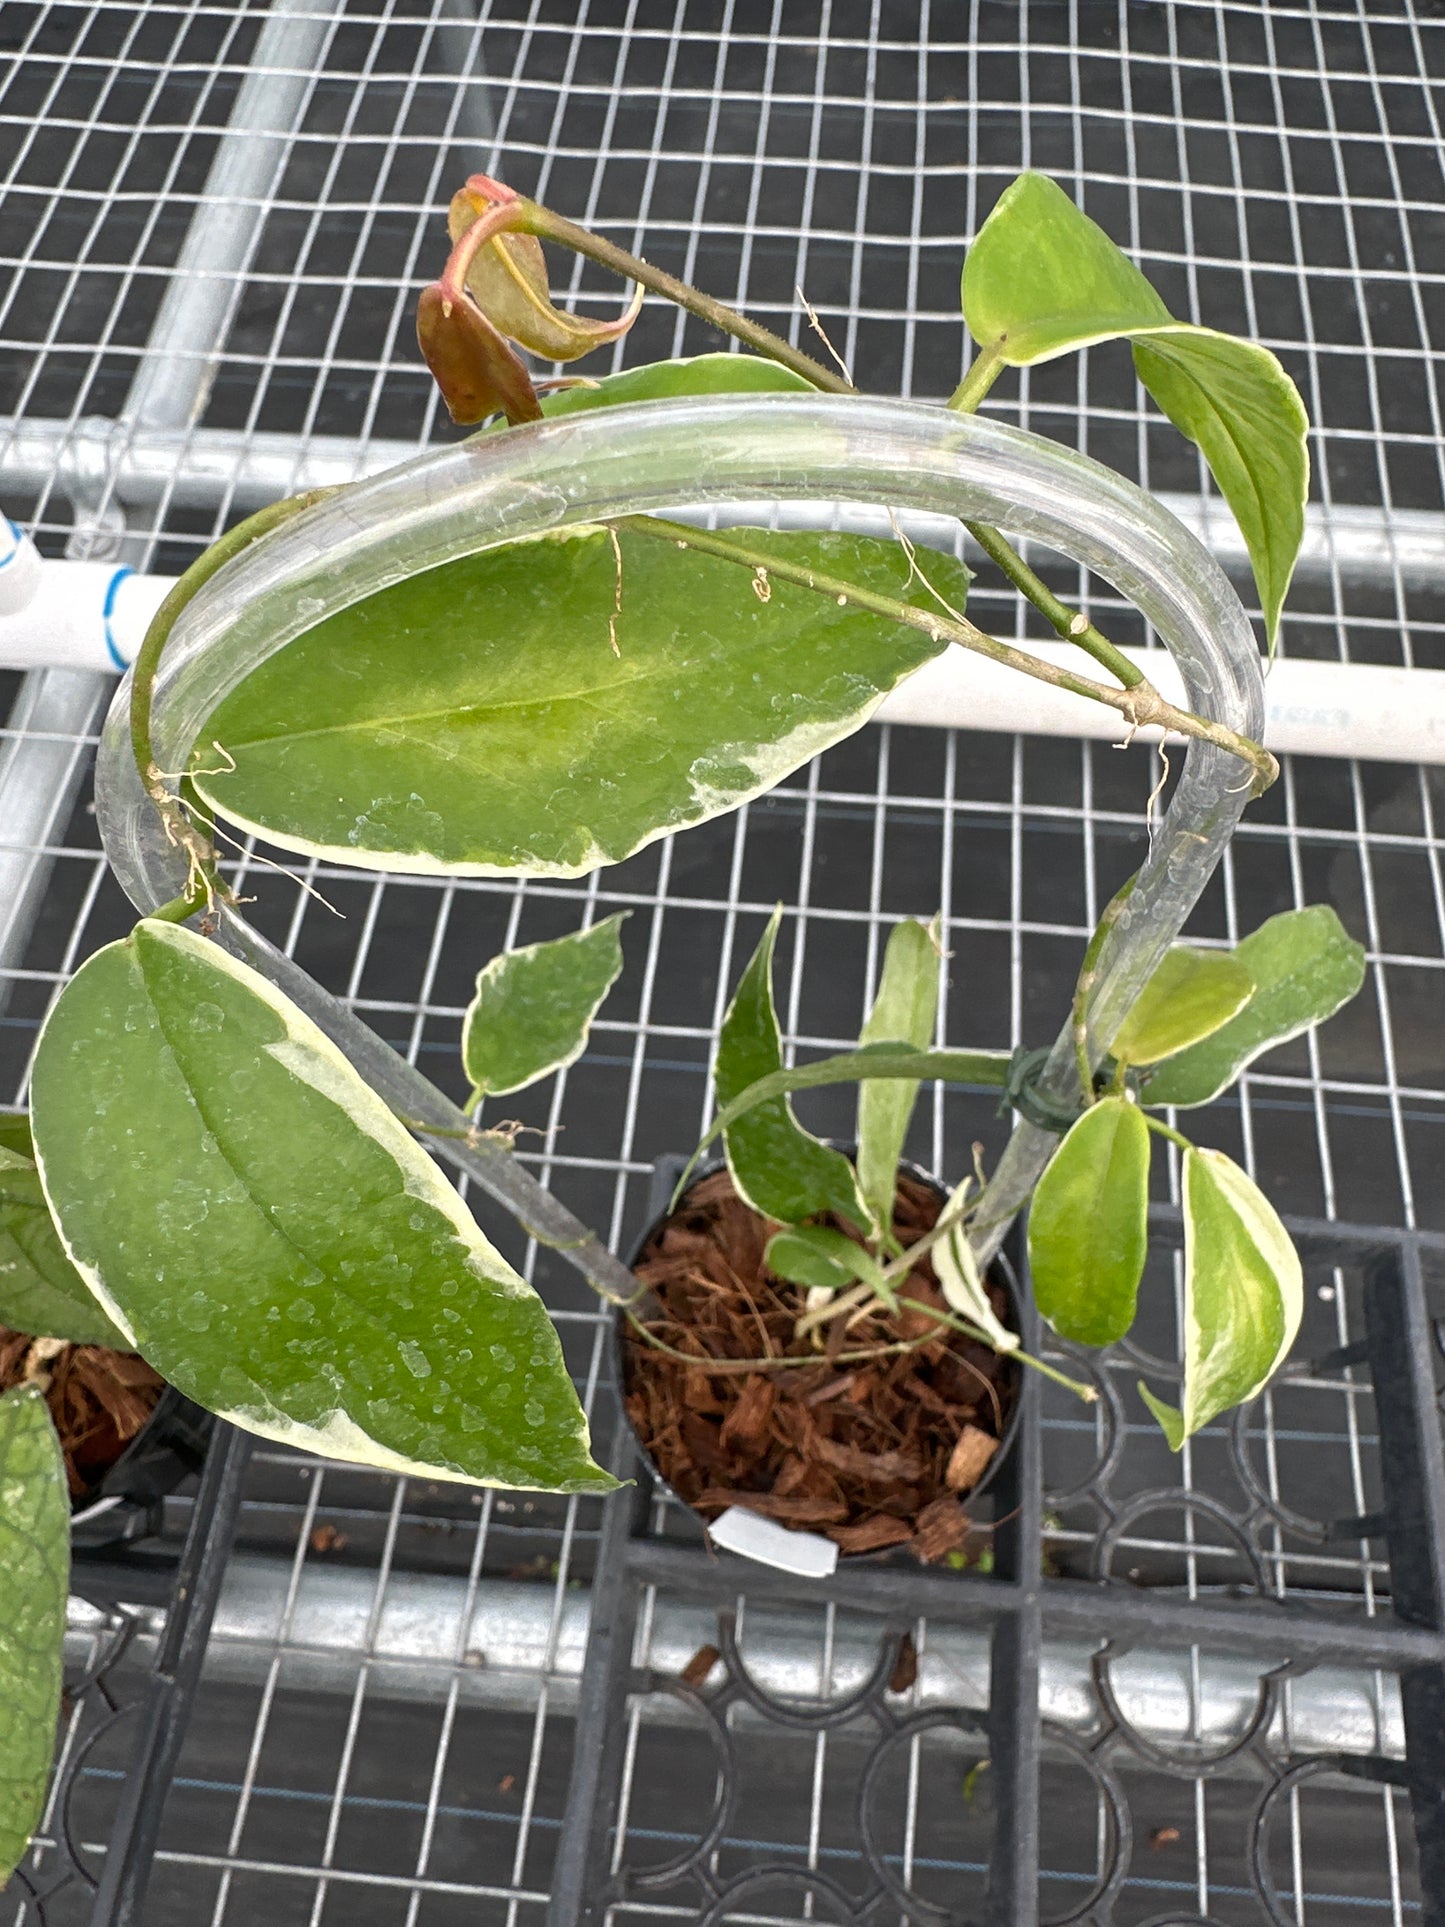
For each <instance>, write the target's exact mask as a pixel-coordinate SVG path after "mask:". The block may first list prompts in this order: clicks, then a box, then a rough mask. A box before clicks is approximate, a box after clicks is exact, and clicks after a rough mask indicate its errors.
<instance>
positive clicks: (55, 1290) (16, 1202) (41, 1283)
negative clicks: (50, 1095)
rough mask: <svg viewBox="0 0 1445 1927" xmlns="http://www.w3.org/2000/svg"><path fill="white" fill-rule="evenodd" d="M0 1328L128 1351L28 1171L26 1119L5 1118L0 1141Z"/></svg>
mask: <svg viewBox="0 0 1445 1927" xmlns="http://www.w3.org/2000/svg"><path fill="white" fill-rule="evenodd" d="M0 1325H8V1326H9V1327H10V1329H11V1331H18V1332H28V1333H31V1334H32V1335H34V1336H35V1337H39V1338H68V1339H69V1340H70V1342H71V1343H72V1344H74V1345H112V1346H114V1347H115V1348H116V1349H117V1350H119V1351H125V1350H128V1349H129V1340H128V1339H127V1337H126V1335H125V1333H124V1332H123V1331H121V1330H120V1328H119V1327H118V1326H117V1325H116V1324H115V1323H114V1322H113V1320H111V1319H110V1318H107V1316H106V1315H105V1312H104V1311H103V1310H102V1308H101V1306H100V1304H99V1303H98V1302H97V1300H96V1298H95V1296H94V1294H93V1293H92V1292H91V1290H90V1287H89V1286H88V1285H87V1284H86V1282H85V1280H84V1278H82V1277H81V1275H80V1273H79V1272H78V1271H77V1270H76V1269H75V1266H74V1265H73V1264H72V1263H71V1262H70V1260H69V1258H67V1257H66V1255H65V1247H64V1246H63V1245H62V1244H61V1242H60V1237H59V1234H58V1232H57V1231H56V1229H55V1223H54V1220H53V1219H52V1218H51V1216H50V1206H49V1205H48V1204H47V1203H46V1202H45V1193H44V1191H43V1190H42V1189H41V1185H40V1173H39V1172H38V1171H37V1170H36V1168H35V1160H34V1145H33V1143H32V1142H31V1137H30V1120H29V1119H28V1118H27V1117H25V1116H24V1115H23V1114H19V1115H15V1116H13V1117H11V1118H8V1119H7V1120H6V1124H5V1130H4V1135H3V1141H0Z"/></svg>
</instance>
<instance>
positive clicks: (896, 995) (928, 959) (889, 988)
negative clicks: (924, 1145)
mask: <svg viewBox="0 0 1445 1927" xmlns="http://www.w3.org/2000/svg"><path fill="white" fill-rule="evenodd" d="M938 966H939V954H938V944H937V936H936V928H935V931H934V932H930V931H929V930H927V929H925V928H924V926H923V925H922V924H921V923H917V922H915V921H913V920H912V919H910V920H909V921H908V922H906V923H900V924H898V925H897V926H896V927H895V929H894V930H893V933H892V935H891V936H890V937H889V939H888V948H887V950H886V951H885V952H884V955H883V971H882V975H881V977H880V979H879V984H878V995H877V997H876V998H875V999H874V1002H873V1008H872V1010H871V1011H870V1012H869V1013H868V1018H867V1021H866V1022H865V1023H864V1025H863V1029H862V1032H861V1034H860V1036H859V1039H858V1041H859V1043H860V1044H883V1043H895V1044H912V1045H913V1047H914V1048H915V1049H916V1050H926V1049H927V1047H928V1046H929V1044H931V1043H932V1041H933V1026H934V1022H935V1020H936V1018H937V1016H938ZM917 1099H918V1084H917V1081H916V1080H914V1081H911V1082H910V1081H909V1080H907V1079H904V1078H890V1079H888V1080H886V1081H885V1080H883V1079H881V1078H870V1079H868V1080H867V1081H866V1082H864V1083H860V1084H859V1086H858V1184H859V1187H860V1189H861V1190H862V1193H863V1196H864V1197H865V1198H866V1199H867V1201H868V1208H869V1210H870V1211H871V1212H872V1213H873V1217H874V1221H875V1222H876V1223H877V1224H878V1225H879V1226H880V1227H881V1229H882V1230H883V1231H884V1232H885V1233H887V1232H889V1231H891V1229H892V1225H893V1202H894V1196H895V1193H896V1191H897V1189H898V1160H899V1158H900V1157H901V1156H902V1155H903V1144H904V1140H905V1139H906V1137H907V1136H908V1125H909V1120H910V1119H911V1118H912V1116H913V1106H914V1104H915V1103H916V1102H917Z"/></svg>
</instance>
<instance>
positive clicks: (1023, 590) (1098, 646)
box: [963, 522, 1147, 689]
mask: <svg viewBox="0 0 1445 1927" xmlns="http://www.w3.org/2000/svg"><path fill="white" fill-rule="evenodd" d="M963 526H964V527H965V528H966V529H967V530H968V532H969V534H970V535H971V536H972V537H973V539H974V541H975V542H977V544H978V546H979V547H980V548H981V549H982V550H983V552H984V554H985V555H986V556H987V557H988V559H989V561H990V562H995V563H997V564H998V566H999V568H1001V569H1002V570H1003V572H1004V574H1005V575H1006V576H1007V577H1008V579H1009V581H1010V582H1012V584H1013V585H1014V587H1015V588H1016V589H1017V590H1018V591H1019V593H1020V594H1021V595H1024V596H1026V597H1027V598H1028V600H1029V601H1030V602H1031V603H1032V604H1033V605H1034V607H1035V608H1036V609H1037V610H1039V612H1040V613H1041V614H1042V615H1045V616H1047V617H1048V619H1049V621H1050V622H1051V623H1052V624H1053V625H1054V628H1055V630H1056V631H1057V633H1058V634H1059V635H1060V636H1062V637H1063V639H1064V641H1065V642H1073V643H1077V644H1078V646H1079V648H1080V649H1082V650H1084V652H1085V653H1086V654H1087V655H1090V656H1092V657H1093V658H1094V661H1095V662H1096V663H1098V665H1099V667H1100V668H1101V669H1107V670H1108V671H1109V673H1110V675H1111V676H1117V677H1118V678H1119V681H1120V682H1121V683H1122V684H1123V685H1124V687H1125V688H1126V689H1137V688H1138V687H1139V685H1140V683H1142V682H1145V681H1146V680H1147V678H1146V677H1145V674H1144V671H1143V670H1142V669H1141V668H1140V667H1139V665H1138V664H1137V663H1135V662H1130V660H1129V658H1128V657H1127V656H1126V655H1125V654H1124V652H1123V650H1121V649H1119V648H1116V647H1115V645H1114V644H1113V643H1112V642H1110V640H1109V638H1108V637H1107V636H1106V635H1104V634H1103V633H1102V631H1100V630H1098V629H1096V628H1095V627H1094V625H1093V623H1092V622H1090V621H1089V619H1088V617H1087V616H1084V615H1080V614H1078V613H1077V612H1076V611H1075V610H1073V609H1071V608H1070V607H1069V606H1068V604H1067V603H1066V602H1061V601H1060V600H1059V598H1058V597H1057V596H1056V595H1055V594H1054V592H1053V590H1052V589H1051V588H1050V587H1049V586H1048V584H1047V583H1046V582H1044V581H1042V580H1041V579H1040V578H1039V577H1038V576H1036V575H1035V574H1034V572H1033V570H1032V569H1031V568H1030V567H1029V565H1028V563H1027V562H1025V561H1024V559H1023V557H1022V556H1021V555H1020V554H1019V552H1018V550H1017V549H1016V548H1014V546H1013V544H1012V543H1011V542H1009V541H1008V539H1007V538H1006V537H1005V536H1002V535H1000V534H999V532H998V530H997V529H991V528H990V527H989V526H988V524H987V523H986V522H965V523H964V525H963Z"/></svg>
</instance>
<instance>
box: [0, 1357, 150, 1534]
mask: <svg viewBox="0 0 1445 1927" xmlns="http://www.w3.org/2000/svg"><path fill="white" fill-rule="evenodd" d="M35 1343H36V1341H35V1340H34V1339H33V1338H30V1337H27V1336H26V1335H25V1334H24V1333H22V1332H13V1331H11V1330H9V1329H8V1327H6V1326H4V1325H0V1392H8V1391H10V1390H11V1389H12V1387H14V1386H16V1385H21V1384H23V1383H24V1382H25V1381H26V1379H27V1378H33V1379H37V1380H38V1381H39V1382H40V1383H41V1384H42V1385H44V1387H45V1402H46V1404H47V1405H48V1406H49V1407H50V1416H51V1418H52V1419H53V1420H54V1422H55V1429H56V1432H57V1433H58V1434H59V1437H60V1449H61V1451H62V1452H63V1454H64V1456H65V1476H66V1479H67V1481H68V1482H69V1485H70V1496H71V1498H72V1499H83V1498H84V1497H85V1496H86V1494H87V1493H88V1492H90V1491H91V1490H92V1489H93V1487H95V1486H96V1485H98V1484H99V1483H100V1481H101V1480H102V1479H103V1478H104V1477H105V1475H106V1473H107V1472H108V1471H109V1470H110V1468H111V1467H112V1465H114V1464H115V1462H116V1460H117V1459H118V1458H119V1457H120V1455H121V1453H122V1452H123V1451H124V1450H125V1448H126V1447H127V1446H128V1445H129V1444H130V1442H131V1440H132V1439H133V1438H134V1437H135V1436H136V1434H137V1433H138V1432H139V1431H140V1429H141V1427H142V1426H143V1425H144V1424H145V1422H146V1420H147V1419H148V1418H149V1417H150V1415H151V1413H152V1412H153V1411H154V1410H155V1408H156V1406H157V1405H158V1404H159V1402H160V1397H161V1393H162V1392H163V1391H164V1390H165V1388H166V1382H165V1380H164V1379H163V1378H162V1377H161V1375H160V1373H159V1372H155V1371H152V1370H151V1368H150V1366H149V1365H147V1364H146V1362H145V1360H144V1359H143V1358H137V1357H136V1356H135V1355H134V1354H133V1353H131V1352H113V1351H110V1350H109V1349H108V1348H107V1347H106V1346H104V1345H64V1346H62V1347H61V1349H60V1351H59V1352H57V1353H56V1354H55V1356H54V1357H53V1358H47V1359H44V1360H43V1361H42V1360H41V1358H40V1356H39V1354H32V1347H34V1346H35Z"/></svg>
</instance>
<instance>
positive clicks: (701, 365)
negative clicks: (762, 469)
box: [488, 355, 817, 433]
mask: <svg viewBox="0 0 1445 1927" xmlns="http://www.w3.org/2000/svg"><path fill="white" fill-rule="evenodd" d="M816 392H817V390H816V389H815V388H814V387H813V384H812V382H810V381H804V379H803V377H802V376H801V375H795V374H794V373H793V371H792V369H791V368H784V367H783V366H782V365H781V364H780V363H778V362H776V361H764V360H763V358H762V357H761V356H760V355H690V356H687V357H684V358H682V359H679V360H676V361H651V362H648V363H647V364H646V365H645V366H644V367H642V368H626V369H624V370H623V372H622V373H621V374H620V375H603V376H602V378H601V379H600V380H599V381H596V382H587V383H585V384H579V385H578V386H577V387H575V388H558V389H555V390H554V391H553V392H552V393H551V394H550V395H543V397H542V413H543V415H544V416H546V417H551V416H553V415H575V414H578V413H579V412H580V411H582V410H583V409H587V408H614V407H617V406H618V405H620V404H621V403H623V402H632V401H673V400H676V399H678V398H679V397H681V396H684V395H769V394H782V395H812V394H816ZM488 432H489V433H493V432H496V431H493V430H489V431H488Z"/></svg>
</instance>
